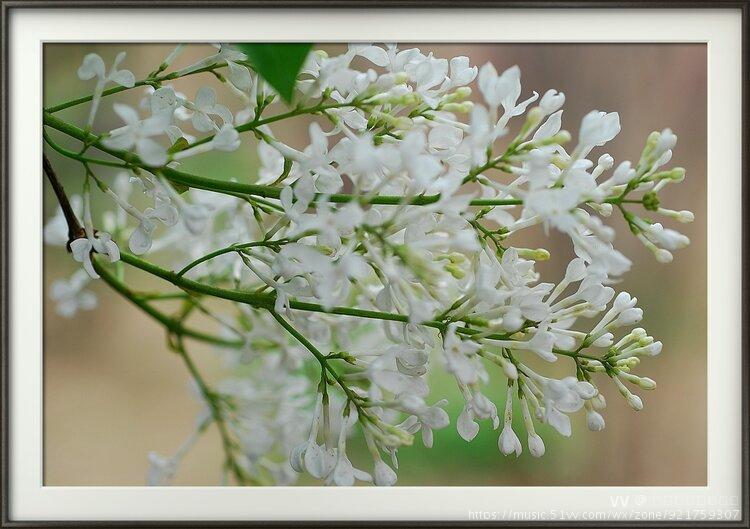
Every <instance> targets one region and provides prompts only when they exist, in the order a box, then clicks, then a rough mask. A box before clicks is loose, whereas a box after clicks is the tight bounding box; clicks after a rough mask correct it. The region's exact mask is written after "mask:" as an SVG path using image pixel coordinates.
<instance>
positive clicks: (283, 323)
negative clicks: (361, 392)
mask: <svg viewBox="0 0 750 529" xmlns="http://www.w3.org/2000/svg"><path fill="white" fill-rule="evenodd" d="M268 312H270V313H271V316H273V317H274V319H275V320H276V321H277V322H279V325H281V326H282V327H284V329H285V330H286V331H287V332H288V333H289V334H291V335H292V336H293V337H294V338H295V339H296V340H297V341H298V342H299V343H301V344H302V345H303V346H305V348H306V349H307V350H308V351H310V352H311V353H312V354H313V356H314V357H315V358H316V359H317V360H318V362H320V367H321V368H322V369H323V370H326V371H328V372H329V373H330V374H331V376H332V377H333V379H334V380H335V381H336V383H337V384H338V385H339V386H340V387H341V389H342V390H343V391H344V393H345V394H346V397H347V398H348V399H349V400H350V401H351V402H353V403H354V405H355V406H357V408H360V406H359V401H360V400H361V399H362V397H359V396H358V395H357V394H356V393H354V392H353V391H352V390H351V389H350V388H349V386H347V385H346V382H344V379H343V378H341V375H339V374H338V373H337V372H336V370H334V369H333V368H332V367H331V366H330V365H329V363H328V359H327V358H326V356H325V355H324V354H323V353H321V352H320V351H319V350H318V348H317V347H315V346H314V345H313V344H312V343H311V342H310V340H308V339H307V338H305V336H304V335H303V334H302V333H300V332H299V331H298V330H297V329H295V328H294V327H293V326H292V324H290V323H289V322H288V321H286V320H285V319H284V318H282V317H281V315H280V314H279V313H277V312H276V311H274V310H273V309H269V310H268Z"/></svg>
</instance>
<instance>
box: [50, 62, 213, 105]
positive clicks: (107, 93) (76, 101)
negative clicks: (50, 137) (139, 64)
mask: <svg viewBox="0 0 750 529" xmlns="http://www.w3.org/2000/svg"><path fill="white" fill-rule="evenodd" d="M224 66H226V63H224V62H220V63H216V64H212V65H210V66H206V67H205V68H200V69H198V70H194V71H192V72H188V73H186V74H183V75H177V72H174V73H168V74H166V75H162V76H157V77H147V78H145V79H141V80H140V81H136V82H135V84H134V85H133V86H132V87H127V86H115V87H113V88H108V89H107V90H105V91H104V92H102V97H106V96H110V95H113V94H119V93H120V92H125V91H126V90H131V89H132V88H137V87H139V86H146V85H149V86H153V85H159V84H160V83H162V82H164V81H172V80H174V79H179V78H181V77H186V76H188V75H193V74H196V73H203V72H212V71H214V70H216V69H217V68H223V67H224ZM92 99H94V95H93V94H89V95H87V96H83V97H79V98H77V99H71V100H70V101H65V102H64V103H58V104H57V105H53V106H51V107H47V108H46V109H44V111H45V112H49V113H50V114H54V113H55V112H60V111H61V110H65V109H66V108H71V107H75V106H78V105H82V104H83V103H87V102H89V101H91V100H92Z"/></svg>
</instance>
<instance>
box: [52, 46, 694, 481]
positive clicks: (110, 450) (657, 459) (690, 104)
mask: <svg viewBox="0 0 750 529" xmlns="http://www.w3.org/2000/svg"><path fill="white" fill-rule="evenodd" d="M417 46H418V47H420V48H422V49H423V51H433V52H434V53H435V55H436V56H439V57H448V58H450V57H452V56H455V55H467V56H469V57H470V59H471V61H472V64H476V65H480V66H481V65H482V64H484V63H485V62H486V61H492V62H493V63H494V64H495V66H496V67H497V69H498V70H500V71H501V70H503V69H505V68H507V67H509V66H512V65H513V64H518V65H519V66H520V67H521V71H522V85H523V93H522V96H521V99H525V98H526V97H528V95H530V93H531V91H532V90H536V91H537V92H540V93H543V92H544V91H545V90H546V89H548V88H555V89H557V90H560V91H563V92H565V94H566V96H567V100H566V104H565V113H564V115H563V127H564V128H565V129H567V130H569V131H570V132H571V133H572V134H573V137H574V138H575V137H576V134H577V130H578V124H579V123H580V120H581V117H582V116H583V115H584V114H585V113H586V112H588V111H589V110H592V109H599V110H606V111H618V112H619V113H620V119H621V122H622V132H621V133H620V135H619V136H618V137H617V138H616V139H615V140H614V141H612V142H610V143H609V144H608V145H607V146H606V152H609V153H610V154H612V155H613V156H614V157H615V160H616V161H617V162H619V161H622V160H625V159H630V160H632V161H634V162H635V161H637V159H638V157H639V155H640V152H641V149H642V148H643V144H644V141H645V139H646V136H647V135H648V133H649V132H651V131H652V130H661V129H662V128H664V127H670V128H672V129H673V130H674V131H675V132H676V133H677V135H678V136H679V142H678V145H677V148H676V150H675V155H674V158H673V161H672V165H673V166H684V167H685V168H686V169H687V179H686V181H685V182H684V183H682V184H680V185H676V186H669V187H668V188H667V189H666V191H665V192H663V194H662V198H663V205H664V206H665V207H672V208H674V209H690V210H692V211H693V212H694V213H695V218H696V221H695V223H693V224H692V225H687V226H686V225H680V226H677V228H678V229H680V231H683V232H684V233H686V234H687V235H688V236H689V237H690V239H691V241H692V244H691V246H690V247H689V248H687V249H685V250H681V251H678V252H676V255H675V261H674V262H673V263H672V264H669V265H660V264H657V263H656V262H655V261H654V260H653V258H652V256H651V254H650V252H648V251H647V250H646V249H645V248H644V247H643V246H642V245H641V244H640V243H639V242H638V241H637V240H636V239H635V238H634V237H632V236H630V234H629V233H628V231H627V229H626V227H625V226H624V224H623V223H622V222H621V221H620V219H619V218H614V217H617V215H614V216H613V221H612V222H614V224H615V225H616V227H617V230H618V236H617V240H616V246H617V247H618V248H619V249H620V250H621V251H623V253H625V254H626V255H627V256H628V257H629V258H630V259H631V260H632V261H633V263H634V266H633V270H632V271H631V272H630V273H629V274H628V275H626V277H625V280H624V281H623V282H622V284H621V285H620V286H621V287H622V289H624V290H627V291H629V292H630V293H632V294H633V295H636V296H637V297H638V298H639V302H640V303H639V305H640V306H641V307H642V308H643V309H644V312H645V318H644V321H643V322H642V324H641V325H643V326H644V327H645V328H646V329H647V330H648V331H649V332H650V333H651V334H652V335H654V336H656V337H657V339H660V340H662V341H663V342H664V344H665V345H664V350H663V352H662V355H661V356H660V357H658V358H657V359H653V360H646V361H644V362H643V363H642V364H641V369H640V371H641V372H642V373H643V374H646V375H647V376H650V377H652V378H654V379H656V380H657V382H658V383H659V387H658V389H657V390H656V391H655V392H641V394H642V396H643V397H644V402H645V408H644V410H643V411H641V412H638V413H636V412H633V411H632V410H630V408H628V407H627V405H626V404H625V403H624V401H623V400H622V399H621V398H619V397H618V395H617V394H616V392H615V391H613V388H611V387H606V388H605V389H604V392H605V395H606V396H607V399H608V403H609V406H608V409H607V411H606V413H605V419H606V420H607V427H606V429H605V430H604V431H603V432H597V433H593V432H588V431H587V429H586V426H585V420H584V417H583V414H582V413H581V414H579V416H577V417H576V418H575V420H574V433H573V437H572V438H571V439H563V438H560V437H559V436H557V435H555V434H554V432H551V431H550V429H549V428H547V427H543V428H542V436H543V437H544V439H545V443H546V444H547V454H546V455H545V456H544V457H543V458H542V459H540V460H535V459H532V458H531V457H529V456H528V455H527V454H526V453H524V455H523V456H522V457H521V458H519V459H518V460H516V459H509V458H505V457H503V456H502V455H501V454H500V453H499V451H498V449H497V445H496V440H497V436H498V433H499V432H493V431H491V430H490V429H489V428H487V426H486V424H483V426H482V430H481V432H480V434H479V436H478V437H477V438H476V439H475V440H474V441H473V442H472V443H471V444H467V443H465V442H464V441H463V440H461V439H460V438H459V437H458V435H457V434H456V432H455V427H454V426H453V425H451V426H450V427H449V428H447V429H445V430H443V431H440V432H436V439H435V447H434V448H433V449H430V450H428V449H425V448H424V447H422V445H421V442H420V441H417V442H415V444H414V446H412V447H410V448H406V449H403V450H401V451H400V454H399V459H400V462H401V465H400V467H401V470H400V471H399V484H401V485H704V484H705V483H706V476H707V468H706V376H705V371H706V221H705V213H706V187H707V186H706V142H707V138H706V89H707V87H706V83H707V79H706V47H705V46H704V45H699V44H675V45H672V44H658V45H647V44H638V45H633V44H627V45H619V44H616V45H615V44H612V45H599V44H596V45H590V44H587V45H579V44H553V45H546V44H545V45H536V44H481V45H479V44H452V45H431V44H428V45H417ZM402 47H411V45H408V46H402ZM323 48H324V49H328V50H330V51H331V52H332V53H334V52H337V51H339V50H341V49H342V48H341V46H323ZM171 49H172V46H165V45H140V44H135V45H133V44H127V45H116V46H112V45H69V44H66V45H61V44H53V45H47V46H46V47H45V69H44V76H45V94H44V99H45V101H44V102H45V105H49V104H52V103H57V102H60V101H65V100H68V99H71V98H74V97H78V96H81V95H84V94H88V93H90V92H91V90H92V88H93V86H92V83H84V82H82V81H80V80H79V79H78V78H77V77H76V73H75V72H76V69H77V68H78V66H79V65H80V63H81V60H82V59H83V57H84V55H85V54H86V53H90V52H96V53H99V54H101V55H102V57H103V58H104V60H105V63H107V65H109V64H111V61H112V59H113V58H114V56H115V54H116V53H117V52H118V51H120V50H126V51H127V52H128V57H127V59H126V61H125V62H124V64H123V65H122V67H124V68H128V69H130V70H132V71H133V73H134V74H135V76H136V78H137V79H140V78H143V77H145V76H146V75H147V74H148V73H149V72H150V71H152V70H153V69H155V67H156V66H157V65H158V64H159V63H160V62H161V60H162V58H163V57H165V56H166V55H167V53H169V51H170V50H171ZM209 53H211V50H210V48H209V47H208V46H206V45H196V46H194V47H191V49H189V50H187V51H186V53H185V54H184V55H183V56H182V57H181V58H180V59H179V60H178V62H177V63H176V64H175V66H176V67H177V68H180V67H182V66H185V65H187V64H189V63H190V62H192V61H193V60H195V59H196V58H199V57H202V56H205V55H208V54H209ZM206 75H207V74H206ZM205 82H208V83H210V84H211V85H212V86H216V82H215V80H208V81H207V80H206V79H205V78H203V79H201V78H200V76H193V77H191V78H187V79H184V80H179V81H178V82H176V83H175V86H176V87H177V89H179V90H181V91H183V92H185V93H186V94H187V95H188V96H189V97H192V96H193V95H194V94H195V91H196V90H197V89H198V87H199V86H201V84H202V83H205ZM133 92H135V93H133ZM141 94H142V92H140V91H139V90H133V91H130V92H128V93H126V94H122V95H118V96H114V98H111V99H106V100H105V102H103V104H102V108H101V110H100V113H99V116H98V117H97V122H96V128H97V130H109V129H111V128H114V127H115V126H119V123H118V122H117V120H116V119H115V118H114V117H113V114H112V111H111V102H112V101H114V100H118V101H125V102H129V103H130V104H135V103H136V102H137V101H138V98H139V97H140V95H141ZM232 101H235V99H230V98H227V97H226V94H225V93H220V102H222V103H227V104H229V105H230V107H231V108H232V110H233V111H237V110H239V108H237V107H236V103H232ZM232 105H234V106H232ZM87 113H88V105H82V106H80V107H78V108H75V109H70V110H68V111H65V112H64V113H61V114H60V115H61V117H63V118H65V119H68V120H72V121H74V122H76V123H79V124H82V123H85V120H86V116H87ZM516 126H518V125H516ZM274 131H275V132H277V133H278V135H279V136H280V137H282V138H284V139H287V140H288V141H289V143H291V144H293V145H302V144H305V141H306V140H307V126H306V123H305V122H304V119H298V120H296V121H293V122H291V123H289V124H284V125H281V124H279V125H275V126H274ZM55 137H56V138H57V139H59V140H60V141H61V142H62V143H65V142H64V141H63V139H62V138H58V136H55ZM68 145H71V146H72V144H68ZM46 150H47V151H48V155H49V156H50V158H51V160H52V162H53V164H54V165H55V167H56V168H57V169H58V172H59V173H60V174H61V175H62V178H63V179H64V183H65V185H66V187H67V188H69V189H71V190H72V191H71V193H75V192H79V191H78V190H79V189H80V183H81V181H82V180H81V179H82V173H81V170H80V167H78V166H77V165H76V164H75V163H71V162H69V161H68V160H64V159H62V158H61V157H60V156H59V155H57V153H54V152H49V149H46ZM603 152H605V151H604V150H599V151H595V153H594V154H593V155H595V156H598V155H599V154H602V153H603ZM199 158H200V159H196V160H191V161H190V165H189V166H187V164H186V166H187V167H188V168H189V170H190V171H193V172H200V171H203V172H204V173H207V172H208V170H209V169H210V170H211V171H212V173H211V176H213V177H222V176H224V177H227V176H228V175H229V174H230V173H231V174H234V175H237V174H238V173H239V174H241V175H246V178H247V181H252V179H253V176H252V175H253V174H254V168H255V167H256V163H257V157H256V154H255V149H254V148H252V147H251V144H250V143H249V142H248V143H243V147H242V148H241V149H240V150H239V151H238V152H237V153H232V154H231V155H223V157H222V158H221V163H219V164H217V163H216V161H217V158H216V157H215V155H208V156H205V157H199ZM594 159H595V158H594ZM217 171H219V172H221V171H223V172H226V173H227V174H226V175H221V174H216V172H217ZM106 174H107V173H104V175H105V176H106ZM40 177H41V176H40ZM45 189H46V191H45V193H46V195H45V211H46V214H47V216H49V215H51V214H53V212H54V209H55V206H56V204H55V202H54V197H53V196H52V193H51V191H50V189H49V188H48V186H45ZM665 224H668V222H665ZM552 235H553V237H552V238H551V239H549V240H548V239H545V237H544V235H543V233H541V231H537V232H533V233H529V234H527V235H524V237H526V241H528V242H525V244H524V245H525V246H528V247H532V248H533V247H538V246H543V247H546V248H548V249H549V250H550V251H551V252H552V254H553V258H552V260H551V261H549V262H548V263H544V264H542V265H540V267H539V270H540V271H541V272H542V274H543V277H544V279H545V280H547V281H556V280H557V278H559V277H560V276H561V275H562V273H563V271H564V267H565V265H566V264H567V262H568V258H569V255H570V243H569V241H567V240H566V239H564V238H561V237H558V236H554V232H553V233H552ZM77 266H78V265H77V263H74V262H73V260H72V259H71V258H70V257H68V256H67V255H66V254H65V253H64V251H62V250H60V249H58V248H50V247H47V248H45V284H46V285H47V286H49V284H50V283H51V282H52V281H53V280H54V279H56V278H58V277H62V276H68V275H69V274H70V273H72V271H73V270H75V269H76V267H77ZM93 289H94V290H95V291H96V292H97V294H98V295H99V301H100V307H99V309H97V310H96V311H93V312H87V313H83V314H79V315H78V316H77V317H76V318H74V319H72V320H66V319H63V318H60V317H59V316H57V315H56V314H55V312H54V303H52V302H51V301H49V300H47V302H46V303H45V320H44V338H45V371H44V377H45V430H44V431H45V482H46V484H47V485H142V484H144V481H145V474H146V470H147V458H146V456H147V454H148V452H149V451H151V450H156V451H158V452H160V453H165V454H171V453H172V452H173V451H174V450H175V449H176V448H177V446H178V445H179V444H180V442H181V441H182V439H183V438H184V436H185V435H187V433H188V432H189V431H190V429H191V427H192V424H193V421H194V418H195V413H196V411H197V404H196V402H195V401H194V399H193V398H192V397H191V396H190V394H189V391H188V387H187V382H188V376H187V374H186V372H185V370H184V368H183V365H182V363H181V362H180V360H179V359H178V358H176V357H175V356H174V355H172V354H171V353H169V352H168V350H167V349H166V347H165V345H164V333H163V331H162V330H161V328H160V327H159V326H158V325H157V324H155V323H154V322H153V321H152V320H150V319H149V318H148V317H147V316H145V315H143V314H142V313H140V312H139V311H138V309H136V308H135V307H133V306H131V305H130V304H128V302H127V301H125V300H124V299H122V298H120V297H118V295H117V294H116V293H114V292H111V291H108V290H107V287H106V285H104V284H102V283H100V282H99V283H96V284H95V285H93ZM193 353H194V356H195V358H196V359H197V360H198V363H199V365H200V367H201V368H202V369H203V370H204V372H205V373H206V376H207V377H208V378H209V380H215V379H216V378H217V377H218V376H219V375H220V370H219V362H218V361H217V359H216V357H215V355H214V354H213V353H212V352H211V350H210V349H209V348H207V347H205V346H200V345H196V346H194V347H193ZM436 371H438V370H437V369H436ZM496 376H497V374H496ZM494 380H495V382H497V381H499V380H500V378H499V377H498V378H495V379H494ZM496 385H497V384H496ZM609 385H610V384H608V385H607V386H609ZM433 388H434V389H433V395H435V394H436V389H438V391H440V392H441V396H442V394H443V393H442V392H443V391H445V392H447V393H448V395H449V398H451V406H450V409H449V412H450V414H451V417H452V419H455V417H456V415H457V414H458V411H459V410H460V402H459V398H458V395H457V394H456V391H455V390H454V389H453V385H452V384H450V383H449V382H447V381H446V380H445V377H441V376H439V375H438V376H436V379H435V380H434V381H433ZM489 393H490V395H492V396H494V397H496V401H497V402H499V403H500V405H502V402H503V398H502V397H501V394H502V393H503V391H502V388H500V389H492V390H490V392H489ZM644 393H645V394H644ZM221 457H222V455H221V450H220V445H219V440H218V435H217V434H215V432H213V431H209V432H208V433H207V434H206V435H205V436H203V437H202V438H201V440H200V441H199V443H198V445H197V446H196V447H195V449H194V450H193V451H192V452H191V453H190V455H189V456H188V457H187V458H186V460H185V462H184V464H183V466H182V467H181V469H180V471H179V473H178V476H177V479H176V484H184V485H213V484H216V483H218V479H219V473H220V466H221ZM363 457H364V459H361V460H362V461H363V462H364V464H365V465H369V461H368V460H367V456H366V455H364V456H363ZM356 458H357V456H356V455H355V456H354V457H353V459H355V460H356ZM306 483H309V482H306Z"/></svg>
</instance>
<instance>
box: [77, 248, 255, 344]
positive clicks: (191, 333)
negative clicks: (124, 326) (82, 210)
mask: <svg viewBox="0 0 750 529" xmlns="http://www.w3.org/2000/svg"><path fill="white" fill-rule="evenodd" d="M91 262H92V264H93V265H94V270H96V272H97V273H98V274H99V275H100V276H101V278H102V279H103V280H104V282H105V283H107V284H108V285H109V286H110V287H112V288H113V289H114V290H115V291H117V292H119V293H120V294H121V295H122V296H123V297H125V298H127V299H128V300H130V301H131V302H132V303H133V304H134V305H136V306H137V307H138V308H140V309H141V310H142V311H143V312H145V313H146V314H148V315H149V316H151V317H152V318H154V319H155V320H156V321H158V322H159V323H161V324H162V325H163V326H164V327H165V328H166V329H167V330H168V331H170V332H172V333H173V334H177V335H182V336H186V337H188V338H193V339H195V340H199V341H201V342H206V343H210V344H214V345H221V346H224V347H242V345H244V342H242V341H241V340H228V339H225V338H221V337H219V336H214V335H211V334H207V333H204V332H201V331H196V330H193V329H190V328H188V327H185V326H183V325H182V324H181V323H180V322H178V321H176V320H173V319H172V318H170V317H169V316H167V315H166V314H164V313H162V312H161V311H159V310H157V309H155V308H153V307H152V306H151V305H149V304H148V303H147V302H146V301H145V300H144V299H143V298H142V297H139V296H138V295H137V294H135V293H134V292H133V291H131V290H130V288H129V287H128V286H127V285H126V284H125V283H123V282H122V281H120V280H119V279H117V277H115V275H114V274H112V273H110V271H109V270H107V268H106V267H104V266H102V265H101V263H100V262H99V259H97V258H93V259H91Z"/></svg>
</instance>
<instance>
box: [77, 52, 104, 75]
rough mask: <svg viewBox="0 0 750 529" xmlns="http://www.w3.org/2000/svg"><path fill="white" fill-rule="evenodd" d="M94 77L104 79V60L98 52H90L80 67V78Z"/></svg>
mask: <svg viewBox="0 0 750 529" xmlns="http://www.w3.org/2000/svg"><path fill="white" fill-rule="evenodd" d="M94 77H98V78H99V79H104V61H103V60H102V58H101V57H99V55H97V54H96V53H89V54H88V55H86V56H85V57H84V58H83V63H81V66H79V68H78V78H79V79H81V80H83V81H88V80H89V79H93V78H94Z"/></svg>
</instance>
